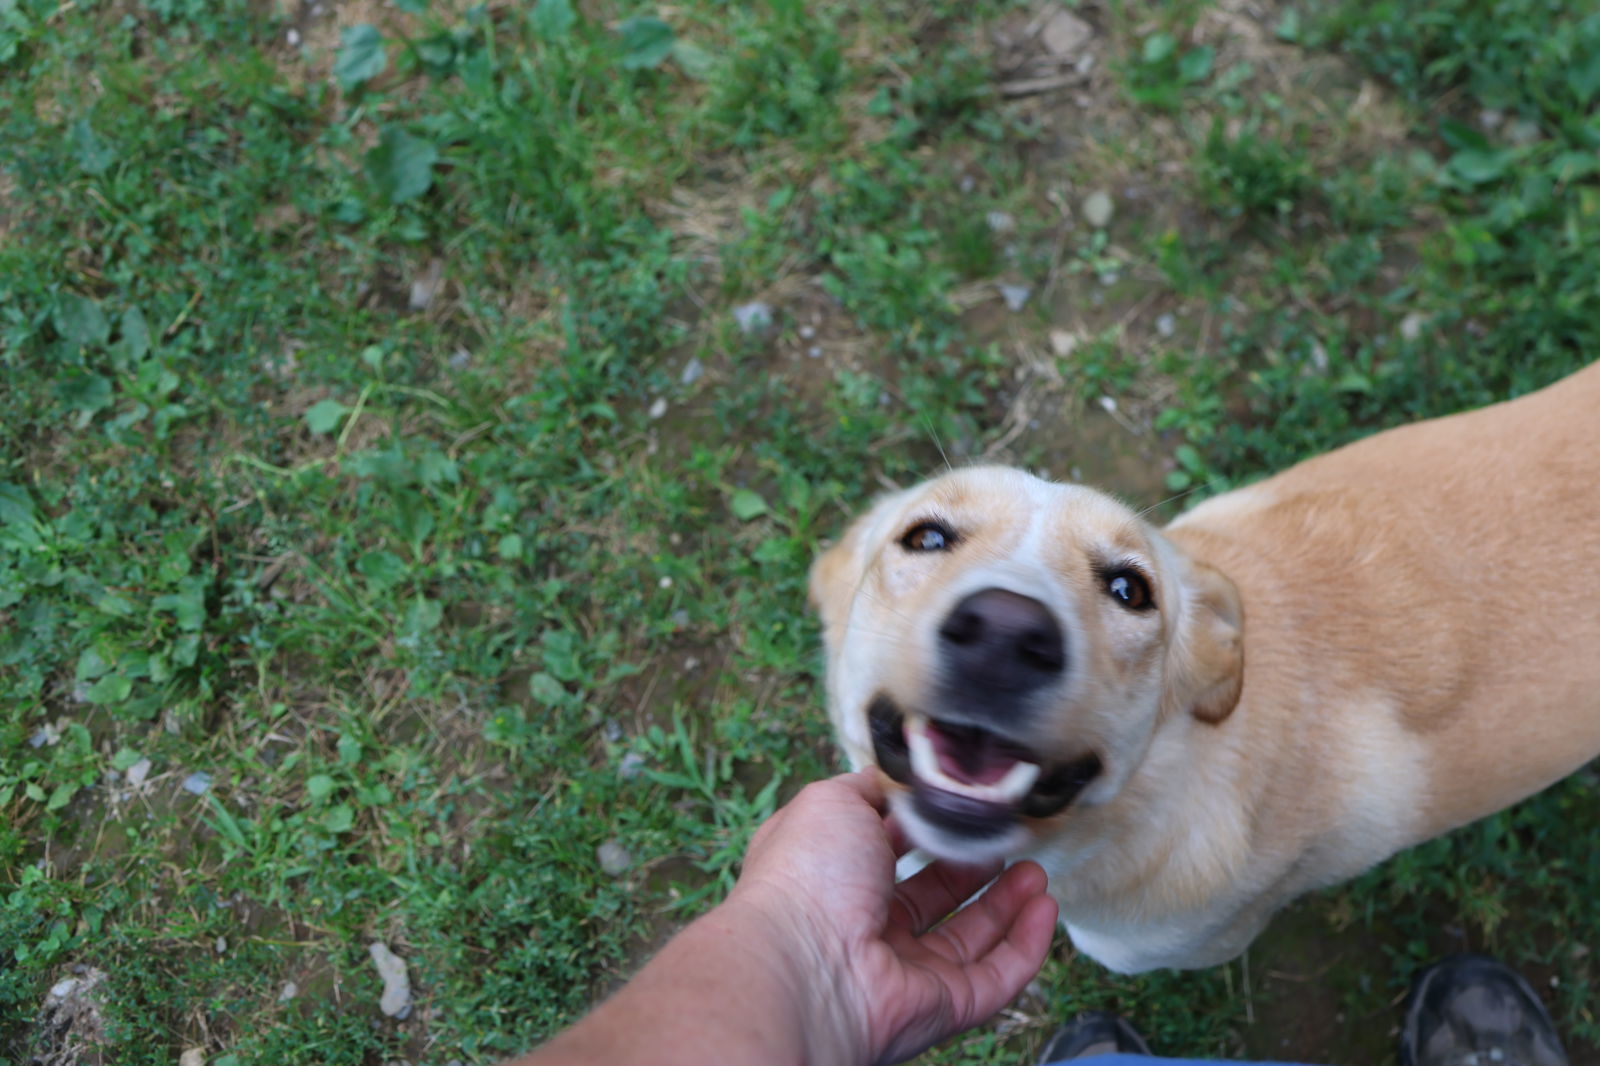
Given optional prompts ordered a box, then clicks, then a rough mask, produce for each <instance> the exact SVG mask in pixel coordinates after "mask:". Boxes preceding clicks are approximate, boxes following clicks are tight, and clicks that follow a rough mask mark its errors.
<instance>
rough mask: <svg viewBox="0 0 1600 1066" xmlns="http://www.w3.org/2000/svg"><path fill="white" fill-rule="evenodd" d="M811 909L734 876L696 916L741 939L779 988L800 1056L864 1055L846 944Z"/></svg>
mask: <svg viewBox="0 0 1600 1066" xmlns="http://www.w3.org/2000/svg"><path fill="white" fill-rule="evenodd" d="M812 911H813V909H812V908H808V907H806V906H796V905H795V903H794V901H793V900H791V899H789V898H788V897H787V896H785V895H784V894H783V893H782V892H781V891H780V890H778V889H776V888H773V887H771V886H766V885H759V884H747V883H745V882H741V883H740V884H739V885H738V886H737V887H735V889H734V891H733V892H732V894H730V895H729V896H728V898H727V900H725V901H724V902H723V903H722V904H721V905H719V906H718V907H717V908H715V909H714V910H712V911H710V912H708V913H707V914H706V915H705V917H704V918H702V919H701V921H702V922H704V921H708V920H709V921H712V922H714V923H716V925H717V927H719V928H721V929H723V930H726V931H727V932H728V934H730V935H731V936H732V938H733V939H734V940H735V941H736V942H738V943H740V944H742V945H745V946H746V948H747V949H748V950H749V952H750V953H751V956H752V957H753V958H754V959H757V960H759V962H758V964H759V965H760V966H761V967H762V968H763V969H764V971H765V972H766V973H767V974H768V975H769V976H770V979H771V980H773V981H774V982H777V983H779V984H780V985H781V986H782V987H783V988H784V989H785V990H786V995H787V999H786V1002H787V1003H788V1004H789V1005H790V1011H791V1014H792V1019H793V1020H792V1024H793V1025H794V1026H795V1031H796V1032H798V1033H799V1034H801V1037H802V1044H803V1047H804V1053H803V1056H802V1057H803V1061H805V1062H808V1063H814V1064H824V1063H829V1064H831V1063H867V1062H870V1061H871V1060H872V1052H871V1048H870V1046H869V1039H868V1026H867V1020H866V1012H865V1003H866V997H865V996H864V995H863V990H862V989H861V988H860V987H859V986H858V983H857V982H858V975H857V973H856V971H855V968H854V966H853V965H852V959H851V952H850V948H849V945H848V944H846V943H845V942H844V939H843V938H842V937H841V936H840V935H839V934H838V933H836V932H835V931H834V930H832V929H829V928H828V927H827V926H826V924H825V923H824V922H821V921H819V920H818V918H817V916H816V915H815V914H814V913H812Z"/></svg>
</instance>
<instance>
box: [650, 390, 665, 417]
mask: <svg viewBox="0 0 1600 1066" xmlns="http://www.w3.org/2000/svg"><path fill="white" fill-rule="evenodd" d="M666 413H667V400H666V397H664V396H658V397H657V398H656V402H655V403H653V404H651V405H650V417H651V418H652V419H655V418H660V417H661V416H662V415H664V414H666Z"/></svg>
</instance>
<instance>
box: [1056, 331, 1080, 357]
mask: <svg viewBox="0 0 1600 1066" xmlns="http://www.w3.org/2000/svg"><path fill="white" fill-rule="evenodd" d="M1050 350H1051V351H1052V352H1055V353H1056V355H1057V356H1059V357H1060V358H1062V359H1065V358H1066V357H1067V356H1069V355H1071V354H1072V353H1073V352H1075V351H1077V350H1078V335H1077V334H1076V333H1074V332H1072V331H1071V330H1068V329H1053V330H1051V331H1050Z"/></svg>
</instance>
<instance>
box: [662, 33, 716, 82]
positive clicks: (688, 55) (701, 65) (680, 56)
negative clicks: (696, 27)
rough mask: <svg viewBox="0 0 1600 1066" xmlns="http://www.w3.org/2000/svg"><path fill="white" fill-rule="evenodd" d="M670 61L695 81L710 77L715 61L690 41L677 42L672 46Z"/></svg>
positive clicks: (707, 52)
mask: <svg viewBox="0 0 1600 1066" xmlns="http://www.w3.org/2000/svg"><path fill="white" fill-rule="evenodd" d="M672 61H673V62H674V63H676V64H678V69H679V70H681V71H683V72H684V73H685V74H687V75H689V77H691V78H693V79H695V80H696V81H705V80H707V79H708V78H710V77H711V74H712V71H713V70H714V69H715V68H716V65H717V61H716V57H714V56H713V55H712V54H711V53H710V52H709V51H707V50H706V49H704V48H701V47H700V46H699V45H697V44H694V43H692V42H690V41H684V40H679V41H675V42H673V45H672Z"/></svg>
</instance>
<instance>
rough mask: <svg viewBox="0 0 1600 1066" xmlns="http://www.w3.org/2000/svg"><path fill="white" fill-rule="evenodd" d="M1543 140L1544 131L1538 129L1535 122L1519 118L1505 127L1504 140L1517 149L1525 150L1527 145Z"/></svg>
mask: <svg viewBox="0 0 1600 1066" xmlns="http://www.w3.org/2000/svg"><path fill="white" fill-rule="evenodd" d="M1543 139H1544V131H1543V130H1541V129H1540V128H1539V124H1538V123H1537V122H1530V121H1528V120H1527V119H1525V118H1519V119H1517V120H1516V121H1514V122H1510V123H1508V124H1507V125H1506V140H1508V141H1510V142H1511V143H1512V144H1513V145H1515V146H1516V147H1518V148H1526V147H1527V146H1528V145H1530V144H1533V143H1535V142H1536V141H1540V140H1543Z"/></svg>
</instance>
